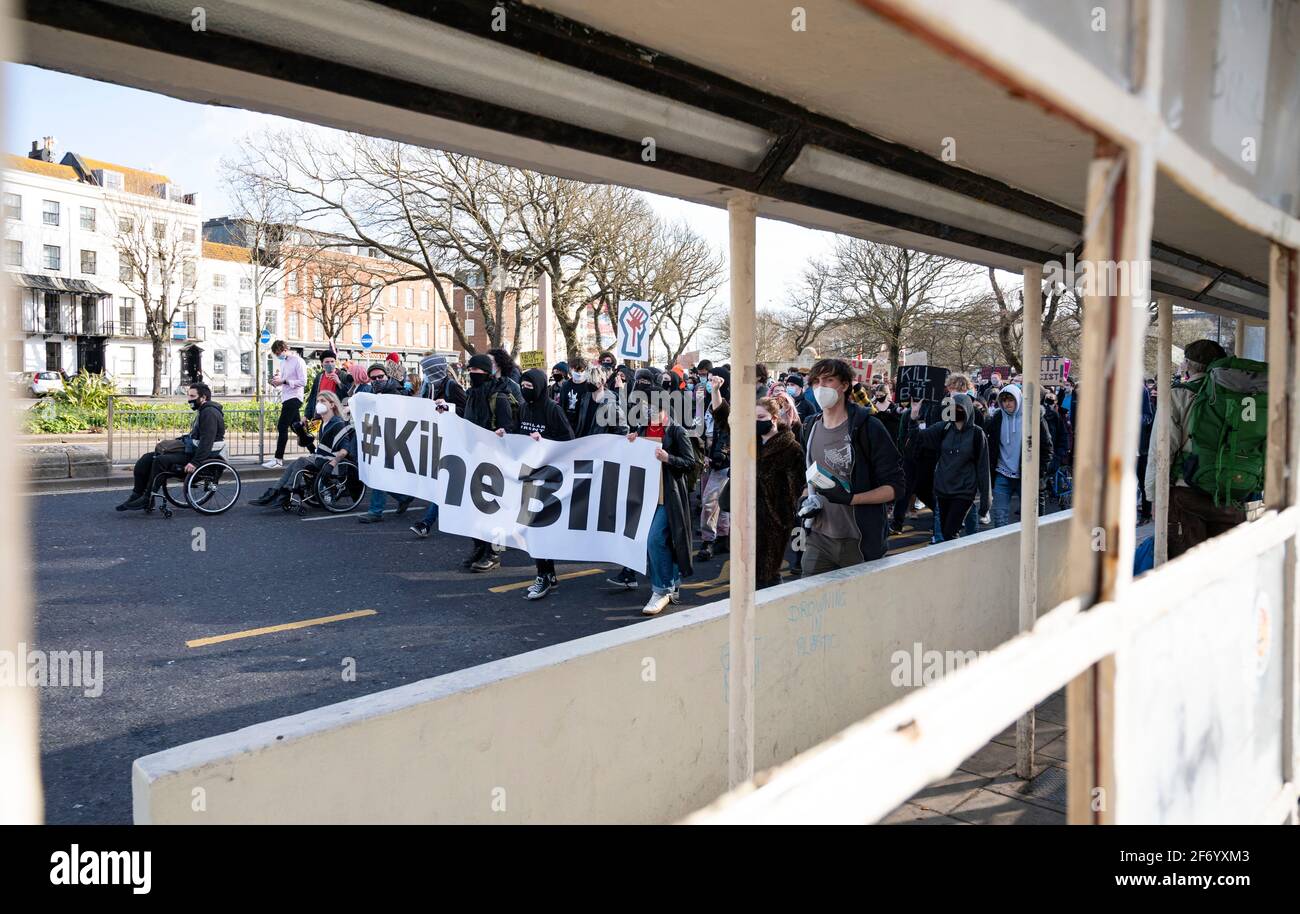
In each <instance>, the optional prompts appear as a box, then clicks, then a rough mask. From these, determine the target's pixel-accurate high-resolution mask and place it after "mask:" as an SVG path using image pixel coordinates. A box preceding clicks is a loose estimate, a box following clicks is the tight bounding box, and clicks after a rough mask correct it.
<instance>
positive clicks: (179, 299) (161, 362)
mask: <svg viewBox="0 0 1300 914" xmlns="http://www.w3.org/2000/svg"><path fill="white" fill-rule="evenodd" d="M107 208H108V211H109V216H110V218H112V220H113V222H114V223H115V224H116V227H117V232H116V234H115V235H114V238H113V246H114V248H115V249H116V250H117V256H118V260H119V263H120V264H121V267H122V271H121V280H122V284H123V285H125V286H126V287H127V288H128V289H130V290H131V291H132V292H133V293H134V294H135V295H136V297H138V298H139V299H140V303H141V305H142V306H143V307H144V315H145V329H146V331H147V332H148V334H149V339H150V341H151V342H152V343H153V395H154V396H155V397H157V396H161V395H162V392H163V388H162V384H163V373H164V370H165V369H166V365H167V346H168V345H169V343H170V340H171V334H172V323H173V322H174V321H175V319H176V315H177V314H179V313H180V312H181V310H182V309H183V308H186V307H190V306H192V305H193V304H194V302H195V300H196V295H195V289H196V287H197V285H198V258H197V244H198V242H197V239H195V238H189V239H188V240H187V236H186V229H185V226H184V225H183V223H182V222H181V220H180V219H178V218H176V217H174V216H169V215H166V214H165V213H163V212H160V211H159V210H157V209H154V208H151V207H146V206H143V205H141V204H139V203H134V202H130V201H127V200H120V199H119V200H116V201H113V200H110V201H108V207H107Z"/></svg>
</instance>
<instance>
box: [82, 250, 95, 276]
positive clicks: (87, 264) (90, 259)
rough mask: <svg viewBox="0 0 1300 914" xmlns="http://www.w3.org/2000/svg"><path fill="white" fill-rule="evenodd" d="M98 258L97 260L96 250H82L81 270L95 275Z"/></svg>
mask: <svg viewBox="0 0 1300 914" xmlns="http://www.w3.org/2000/svg"><path fill="white" fill-rule="evenodd" d="M96 260H97V257H96V255H95V252H94V251H82V252H81V272H83V273H86V274H89V275H91V276H93V275H95V262H96Z"/></svg>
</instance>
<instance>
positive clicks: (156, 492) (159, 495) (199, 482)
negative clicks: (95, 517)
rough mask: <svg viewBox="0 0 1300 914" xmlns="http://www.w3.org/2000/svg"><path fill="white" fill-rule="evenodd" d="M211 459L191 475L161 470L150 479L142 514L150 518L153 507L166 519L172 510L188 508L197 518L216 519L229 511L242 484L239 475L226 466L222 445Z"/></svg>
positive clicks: (197, 467) (228, 465)
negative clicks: (207, 516)
mask: <svg viewBox="0 0 1300 914" xmlns="http://www.w3.org/2000/svg"><path fill="white" fill-rule="evenodd" d="M220 445H221V446H220V447H218V448H215V449H214V451H213V454H212V456H211V457H209V458H208V459H207V460H205V461H203V463H201V464H198V465H197V466H195V468H194V472H193V473H186V472H185V470H184V469H183V468H182V469H180V470H162V471H160V472H159V473H158V474H157V475H156V476H154V481H153V486H152V487H151V488H150V490H149V503H148V504H147V505H145V508H144V511H145V513H146V514H152V513H153V511H154V507H155V503H156V504H157V507H158V508H159V509H160V510H161V511H162V516H163V517H166V518H170V517H171V516H172V514H173V511H172V508H173V507H176V508H189V509H191V510H193V511H197V512H199V513H200V514H210V515H217V514H223V513H225V512H226V511H229V510H230V509H231V508H232V507H233V506H234V504H235V502H236V501H238V500H239V492H240V489H241V488H242V485H243V484H242V483H241V482H240V479H239V471H238V470H236V469H235V468H234V467H233V466H231V465H230V464H229V463H227V462H226V459H225V457H224V456H223V452H224V450H225V442H224V441H223V442H220Z"/></svg>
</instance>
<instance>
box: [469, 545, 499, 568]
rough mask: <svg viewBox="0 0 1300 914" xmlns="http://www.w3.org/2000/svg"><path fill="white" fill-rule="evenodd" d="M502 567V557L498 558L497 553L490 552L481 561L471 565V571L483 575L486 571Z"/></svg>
mask: <svg viewBox="0 0 1300 914" xmlns="http://www.w3.org/2000/svg"><path fill="white" fill-rule="evenodd" d="M500 567H501V559H500V557H499V556H497V554H496V553H495V552H492V551H490V550H489V551H488V553H487V554H486V555H485V556H483V558H481V559H479V560H478V561H477V562H475V563H474V564H473V565H470V566H469V570H470V571H477V572H479V573H482V572H484V571H492V570H493V569H495V568H500Z"/></svg>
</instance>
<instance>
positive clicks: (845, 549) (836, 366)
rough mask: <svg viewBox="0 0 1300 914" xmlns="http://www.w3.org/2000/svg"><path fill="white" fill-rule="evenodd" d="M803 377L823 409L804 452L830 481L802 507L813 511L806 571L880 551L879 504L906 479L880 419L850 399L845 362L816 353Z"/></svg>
mask: <svg viewBox="0 0 1300 914" xmlns="http://www.w3.org/2000/svg"><path fill="white" fill-rule="evenodd" d="M809 379H810V380H811V381H814V382H816V386H815V388H814V389H815V390H816V392H817V393H816V397H817V402H818V405H820V406H821V408H822V411H821V412H820V413H818V414H817V415H816V416H815V417H813V419H812V420H811V421H810V422H809V423H808V425H807V426H806V427H805V429H804V442H803V444H804V455H805V460H806V461H807V462H808V465H809V466H811V465H812V464H813V463H816V464H818V466H819V467H820V468H821V469H822V470H823V471H824V472H825V473H827V474H829V475H828V477H827V481H828V482H829V486H828V487H826V488H822V487H820V486H818V487H816V492H815V494H816V495H818V496H820V498H819V499H818V500H817V502H814V503H813V504H812V505H808V506H807V507H808V508H809V509H811V510H814V511H815V513H813V514H812V515H811V518H812V526H811V528H810V529H809V531H808V535H807V537H806V549H805V551H804V555H803V573H804V574H806V575H809V574H821V573H822V572H824V571H833V570H834V569H837V568H848V567H850V566H852V565H857V564H859V563H861V562H869V561H873V560H875V559H878V558H881V557H883V556H884V554H885V552H886V550H887V548H888V540H887V536H886V533H887V530H888V525H889V524H888V517H887V514H886V511H885V505H887V504H889V503H890V502H892V501H893V500H894V499H895V498H896V497H897V496H898V493H899V492H901V491H902V490H903V489H904V487H905V485H906V481H905V479H904V477H903V464H902V458H901V457H899V454H898V448H896V447H895V446H894V442H893V441H892V440H891V439H890V437H889V433H888V432H887V431H885V427H884V425H882V424H881V422H880V420H879V419H877V418H876V417H875V416H873V415H871V413H870V411H869V410H866V409H863V408H862V407H860V406H858V405H857V404H856V403H851V402H848V395H849V391H850V390H851V389H852V387H853V369H851V368H850V367H849V364H848V362H845V361H844V360H843V359H820V360H818V361H817V362H816V363H815V364H814V365H813V367H812V371H811V372H810V374H809ZM809 501H812V499H809ZM818 502H820V504H821V508H820V510H816V509H817V504H818ZM805 516H807V515H805Z"/></svg>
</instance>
